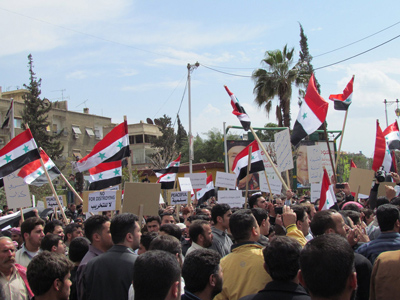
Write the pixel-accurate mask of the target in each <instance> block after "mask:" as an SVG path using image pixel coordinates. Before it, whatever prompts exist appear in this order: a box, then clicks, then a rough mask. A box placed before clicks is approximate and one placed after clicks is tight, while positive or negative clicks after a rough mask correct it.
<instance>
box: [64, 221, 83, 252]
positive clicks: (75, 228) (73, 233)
mask: <svg viewBox="0 0 400 300" xmlns="http://www.w3.org/2000/svg"><path fill="white" fill-rule="evenodd" d="M77 237H83V228H82V225H81V224H79V223H71V224H68V225H67V226H65V245H66V246H67V247H69V245H70V244H71V242H72V241H73V239H75V238H77Z"/></svg>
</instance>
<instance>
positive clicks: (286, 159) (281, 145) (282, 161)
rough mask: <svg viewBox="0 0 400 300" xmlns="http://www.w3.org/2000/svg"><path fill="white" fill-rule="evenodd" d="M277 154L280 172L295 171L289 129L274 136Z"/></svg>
mask: <svg viewBox="0 0 400 300" xmlns="http://www.w3.org/2000/svg"><path fill="white" fill-rule="evenodd" d="M274 139H275V153H276V160H277V162H278V168H279V171H281V172H284V171H286V170H291V169H293V155H292V144H291V143H290V133H289V129H285V130H282V131H279V132H277V133H275V134H274Z"/></svg>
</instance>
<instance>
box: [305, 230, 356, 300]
mask: <svg viewBox="0 0 400 300" xmlns="http://www.w3.org/2000/svg"><path fill="white" fill-rule="evenodd" d="M299 280H300V283H301V284H302V285H303V286H304V287H305V288H307V289H308V291H309V292H310V295H311V299H319V300H320V299H342V300H350V299H351V297H352V294H353V292H354V291H355V289H356V288H357V277H356V273H355V272H354V251H353V249H352V248H351V247H350V245H349V243H348V242H347V241H346V239H345V238H344V237H341V236H339V235H337V234H324V235H321V236H318V237H316V238H314V239H312V240H311V241H309V242H308V243H307V244H306V245H305V246H304V248H303V250H302V252H301V254H300V272H299Z"/></svg>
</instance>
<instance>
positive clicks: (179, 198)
mask: <svg viewBox="0 0 400 300" xmlns="http://www.w3.org/2000/svg"><path fill="white" fill-rule="evenodd" d="M188 200H189V192H171V205H178V204H188Z"/></svg>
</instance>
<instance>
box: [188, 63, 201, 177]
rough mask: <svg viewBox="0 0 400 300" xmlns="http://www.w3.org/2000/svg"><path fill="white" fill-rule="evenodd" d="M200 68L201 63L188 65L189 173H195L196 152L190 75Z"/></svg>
mask: <svg viewBox="0 0 400 300" xmlns="http://www.w3.org/2000/svg"><path fill="white" fill-rule="evenodd" d="M198 66H200V64H199V62H196V63H195V64H194V65H191V64H187V69H188V100H189V173H192V172H193V165H192V161H193V159H194V151H193V136H192V107H191V90H190V73H191V72H193V70H194V69H196V68H197V67H198Z"/></svg>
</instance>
